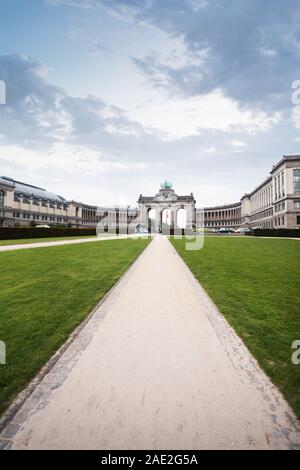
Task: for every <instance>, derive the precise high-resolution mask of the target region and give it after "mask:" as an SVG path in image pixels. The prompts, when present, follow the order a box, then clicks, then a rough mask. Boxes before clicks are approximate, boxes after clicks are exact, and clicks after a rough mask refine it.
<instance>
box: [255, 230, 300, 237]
mask: <svg viewBox="0 0 300 470" xmlns="http://www.w3.org/2000/svg"><path fill="white" fill-rule="evenodd" d="M246 235H253V236H254V237H290V238H300V230H299V229H297V228H295V229H292V228H255V229H253V230H252V231H251V232H249V233H246Z"/></svg>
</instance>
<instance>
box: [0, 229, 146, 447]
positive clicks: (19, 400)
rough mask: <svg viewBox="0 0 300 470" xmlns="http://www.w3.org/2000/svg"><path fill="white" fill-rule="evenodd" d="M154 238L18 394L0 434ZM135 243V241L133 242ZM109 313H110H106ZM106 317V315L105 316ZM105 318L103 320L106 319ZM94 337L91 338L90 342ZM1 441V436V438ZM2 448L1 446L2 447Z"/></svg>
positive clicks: (0, 420) (1, 421)
mask: <svg viewBox="0 0 300 470" xmlns="http://www.w3.org/2000/svg"><path fill="white" fill-rule="evenodd" d="M152 240H153V238H152V239H151V240H150V242H149V244H148V245H147V246H146V247H145V248H144V250H143V251H142V252H141V253H140V254H139V255H138V256H137V257H136V258H135V259H134V260H133V261H132V263H130V265H129V266H128V268H127V269H126V271H125V272H124V273H123V274H122V275H121V276H120V277H119V279H118V280H117V281H116V282H115V284H114V285H113V286H112V287H111V288H110V289H109V290H108V291H107V292H106V294H104V296H103V297H102V298H101V299H100V300H99V302H98V303H97V305H95V307H94V308H93V309H92V310H91V311H90V313H88V314H87V316H86V318H85V319H84V320H83V321H82V322H81V323H80V324H79V325H78V326H77V327H76V328H75V330H73V332H72V333H71V334H70V336H69V337H68V338H67V340H66V341H65V342H64V344H62V345H61V346H60V347H59V349H58V350H57V351H56V352H55V353H54V354H53V355H52V356H51V357H50V359H49V360H48V361H47V362H46V364H45V365H44V366H43V367H42V368H41V369H40V371H39V372H38V373H37V375H36V376H35V377H34V378H33V379H32V380H31V381H30V382H29V384H28V385H27V386H26V387H25V388H24V389H23V390H22V391H21V392H19V393H18V395H17V396H16V397H15V399H14V400H13V401H12V403H11V404H10V405H9V406H8V408H7V410H6V411H4V413H3V414H2V415H1V416H0V434H1V433H2V432H3V431H4V430H5V428H6V426H7V425H9V424H10V422H11V421H12V420H13V419H14V417H15V416H16V414H17V413H18V412H19V411H20V409H21V408H22V406H23V405H24V403H25V402H26V400H27V399H28V398H29V397H30V396H31V395H32V394H33V393H34V391H35V390H36V388H37V387H38V385H39V384H40V383H41V382H42V380H43V379H44V378H45V376H46V375H47V374H49V372H51V370H52V369H53V367H54V366H55V365H56V363H57V362H58V361H59V359H60V358H61V357H62V356H63V354H64V353H65V352H66V351H67V349H68V348H69V347H70V346H71V345H72V344H73V342H74V341H75V339H76V338H77V337H78V336H79V334H80V333H81V331H82V330H83V329H84V328H85V327H86V325H87V324H88V323H89V322H90V320H91V319H92V318H93V317H94V315H95V314H96V312H97V311H98V310H99V308H100V307H101V306H102V304H104V303H105V302H106V300H107V299H108V297H110V296H111V294H113V293H114V291H116V290H117V289H118V287H119V286H120V284H121V283H122V282H123V281H124V278H125V277H127V276H128V277H129V276H130V275H131V273H132V272H133V271H134V269H135V267H136V265H137V263H138V262H139V261H140V259H141V258H142V257H143V255H144V253H145V252H146V250H147V249H148V248H149V246H150V244H151V242H152ZM132 241H134V239H133V240H132ZM106 313H108V312H106ZM105 316H106V314H105ZM105 316H104V317H103V319H104V318H105ZM91 339H92V337H91V338H90V340H91ZM0 439H1V436H0ZM0 448H1V446H0Z"/></svg>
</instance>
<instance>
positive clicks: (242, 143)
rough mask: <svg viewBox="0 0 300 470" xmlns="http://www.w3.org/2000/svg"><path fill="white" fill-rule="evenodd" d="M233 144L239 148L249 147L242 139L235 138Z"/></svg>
mask: <svg viewBox="0 0 300 470" xmlns="http://www.w3.org/2000/svg"><path fill="white" fill-rule="evenodd" d="M231 145H232V146H233V147H237V148H244V147H247V144H246V143H245V142H241V141H240V140H233V141H232V142H231Z"/></svg>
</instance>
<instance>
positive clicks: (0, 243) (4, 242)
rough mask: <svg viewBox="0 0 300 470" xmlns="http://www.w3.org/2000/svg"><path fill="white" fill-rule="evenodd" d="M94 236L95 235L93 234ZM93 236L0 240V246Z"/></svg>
mask: <svg viewBox="0 0 300 470" xmlns="http://www.w3.org/2000/svg"><path fill="white" fill-rule="evenodd" d="M95 237H96V235H95ZM95 237H84V236H83V237H49V238H24V239H18V240H0V246H7V245H26V244H28V243H41V242H59V241H63V240H80V239H82V238H86V239H88V238H95Z"/></svg>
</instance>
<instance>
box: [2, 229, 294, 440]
mask: <svg viewBox="0 0 300 470" xmlns="http://www.w3.org/2000/svg"><path fill="white" fill-rule="evenodd" d="M298 425H299V423H298V422H297V421H296V419H295V417H294V416H293V413H292V412H291V410H290V408H289V407H288V405H287V404H286V402H285V401H284V399H283V398H282V396H281V395H280V394H279V392H278V391H277V389H275V387H273V386H272V385H271V384H270V382H269V381H268V379H267V378H266V377H265V375H264V374H263V373H262V372H261V371H260V370H259V369H258V367H257V365H256V362H255V360H254V359H253V358H252V356H251V355H250V354H249V353H248V351H247V350H246V348H245V347H244V346H243V344H242V343H241V341H240V340H239V338H238V337H237V336H236V335H235V333H234V332H233V330H232V329H231V328H230V327H229V326H228V324H227V323H226V322H225V320H224V319H223V317H222V316H221V315H220V314H219V313H218V311H217V309H216V307H215V306H214V305H213V304H212V302H211V301H210V300H209V298H208V297H207V296H206V294H205V293H204V291H203V290H202V288H201V286H199V284H198V282H197V281H196V280H195V279H194V278H193V276H192V275H191V273H190V271H189V270H188V268H187V267H186V265H185V264H184V263H183V261H182V260H181V259H180V258H179V256H178V255H177V253H176V252H175V250H174V249H173V247H172V246H171V244H170V243H169V241H168V240H167V239H166V238H162V237H161V238H160V237H156V238H155V239H154V241H153V242H152V243H151V244H150V245H149V247H148V248H147V249H146V250H145V252H144V253H143V254H142V256H141V257H140V258H139V260H138V261H137V262H136V263H135V265H134V266H133V267H132V268H131V269H130V270H129V271H128V273H127V274H126V275H125V277H124V278H123V279H122V281H121V282H120V283H119V284H118V285H117V287H116V288H115V289H114V290H113V292H112V293H111V294H110V295H109V296H108V298H107V300H106V301H105V302H103V303H102V305H101V306H100V308H99V309H98V310H97V312H96V314H95V315H94V316H93V317H92V319H91V320H90V321H89V322H88V323H87V325H86V326H85V328H84V329H83V330H82V331H81V333H80V334H79V336H78V337H77V338H76V339H75V340H74V342H73V343H72V345H71V346H70V347H69V349H68V350H67V351H66V352H65V353H64V354H63V355H62V357H61V358H60V360H59V361H58V363H57V364H56V366H55V367H54V368H53V369H52V371H51V372H50V373H49V374H48V375H47V376H46V377H45V378H44V380H43V381H42V382H41V384H40V385H39V386H38V387H37V389H36V391H35V392H34V393H33V395H32V396H31V397H30V398H29V399H28V400H27V402H26V403H25V404H24V405H23V407H22V408H21V410H20V411H19V413H18V414H17V415H16V416H15V418H14V420H13V421H12V423H11V425H9V426H8V427H7V428H6V429H5V431H4V433H3V434H2V436H1V438H2V441H1V442H2V446H4V447H5V446H6V447H7V448H14V449H25V448H27V449H32V448H33V449H82V448H84V449H203V448H204V449H211V448H213V449H216V448H217V449H241V448H242V449H247V448H250V449H257V448H267V449H272V448H291V447H293V448H295V447H297V445H299V443H300V439H299V428H298V432H297V429H296V427H297V426H298Z"/></svg>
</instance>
